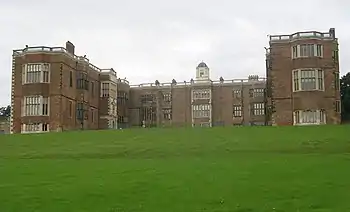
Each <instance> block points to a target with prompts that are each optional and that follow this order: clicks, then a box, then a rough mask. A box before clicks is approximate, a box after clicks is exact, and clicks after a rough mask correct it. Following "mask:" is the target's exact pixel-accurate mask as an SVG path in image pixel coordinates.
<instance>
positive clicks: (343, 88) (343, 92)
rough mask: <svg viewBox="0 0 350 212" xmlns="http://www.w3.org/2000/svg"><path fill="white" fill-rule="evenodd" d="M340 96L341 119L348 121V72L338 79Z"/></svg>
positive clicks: (349, 94)
mask: <svg viewBox="0 0 350 212" xmlns="http://www.w3.org/2000/svg"><path fill="white" fill-rule="evenodd" d="M340 96H341V102H342V114H341V116H342V121H343V122H348V121H350V72H349V73H347V74H345V75H344V76H343V77H342V78H341V79H340Z"/></svg>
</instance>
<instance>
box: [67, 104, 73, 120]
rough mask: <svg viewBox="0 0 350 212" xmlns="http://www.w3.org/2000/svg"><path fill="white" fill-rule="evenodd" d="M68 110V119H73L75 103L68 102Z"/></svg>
mask: <svg viewBox="0 0 350 212" xmlns="http://www.w3.org/2000/svg"><path fill="white" fill-rule="evenodd" d="M67 110H68V117H69V118H72V116H73V102H72V101H70V100H68V108H67Z"/></svg>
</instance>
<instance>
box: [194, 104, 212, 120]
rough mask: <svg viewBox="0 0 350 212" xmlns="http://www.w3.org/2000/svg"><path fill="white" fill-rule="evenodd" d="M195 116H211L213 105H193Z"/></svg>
mask: <svg viewBox="0 0 350 212" xmlns="http://www.w3.org/2000/svg"><path fill="white" fill-rule="evenodd" d="M192 116H193V118H209V117H210V116H211V107H210V105H209V104H201V105H192Z"/></svg>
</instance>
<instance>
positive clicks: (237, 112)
mask: <svg viewBox="0 0 350 212" xmlns="http://www.w3.org/2000/svg"><path fill="white" fill-rule="evenodd" d="M233 117H242V106H241V105H233Z"/></svg>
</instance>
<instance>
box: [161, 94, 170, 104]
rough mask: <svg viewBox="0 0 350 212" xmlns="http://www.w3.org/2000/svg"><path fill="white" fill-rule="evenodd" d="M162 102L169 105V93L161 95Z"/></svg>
mask: <svg viewBox="0 0 350 212" xmlns="http://www.w3.org/2000/svg"><path fill="white" fill-rule="evenodd" d="M163 101H164V102H166V103H170V102H171V93H164V94H163Z"/></svg>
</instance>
